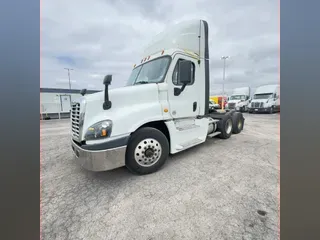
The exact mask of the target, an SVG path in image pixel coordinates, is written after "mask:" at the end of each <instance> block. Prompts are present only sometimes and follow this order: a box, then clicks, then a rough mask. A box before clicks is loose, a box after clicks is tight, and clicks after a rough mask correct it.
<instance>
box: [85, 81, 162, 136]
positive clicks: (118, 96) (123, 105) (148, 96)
mask: <svg viewBox="0 0 320 240" xmlns="http://www.w3.org/2000/svg"><path fill="white" fill-rule="evenodd" d="M158 92H159V91H158V84H143V85H134V86H127V87H122V88H116V89H111V90H109V100H110V101H111V104H112V106H111V108H110V109H108V110H103V102H104V91H102V92H98V93H94V94H90V95H87V96H85V97H84V100H85V107H84V106H83V109H84V112H85V114H84V123H83V129H87V128H89V127H90V126H92V125H93V124H95V123H97V122H100V121H103V120H106V119H109V120H112V121H113V122H123V121H124V120H123V119H127V121H128V122H130V121H136V120H135V119H132V118H133V116H135V115H138V114H140V112H148V113H149V112H150V114H153V115H154V116H155V117H158V116H157V115H158V113H161V108H160V104H159V94H158ZM150 106H154V109H155V110H154V111H156V112H152V111H151V110H150V111H148V107H150ZM158 106H159V107H158ZM130 116H131V117H130ZM122 127H123V126H122ZM114 128H116V129H114V130H113V132H114V133H116V132H117V133H121V132H122V131H121V126H118V125H117V124H115V126H114ZM118 128H120V129H118Z"/></svg>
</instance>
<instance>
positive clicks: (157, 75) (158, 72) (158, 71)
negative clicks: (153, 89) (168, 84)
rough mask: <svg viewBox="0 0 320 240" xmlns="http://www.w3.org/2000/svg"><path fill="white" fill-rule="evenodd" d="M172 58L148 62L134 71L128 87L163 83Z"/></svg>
mask: <svg viewBox="0 0 320 240" xmlns="http://www.w3.org/2000/svg"><path fill="white" fill-rule="evenodd" d="M169 63H170V57H162V58H157V59H155V60H152V61H150V62H147V63H145V64H143V65H141V66H139V67H136V68H135V69H133V70H132V73H131V75H130V77H129V79H128V81H127V86H132V85H135V84H146V83H159V82H162V81H163V79H164V77H165V74H166V72H167V69H168V67H169Z"/></svg>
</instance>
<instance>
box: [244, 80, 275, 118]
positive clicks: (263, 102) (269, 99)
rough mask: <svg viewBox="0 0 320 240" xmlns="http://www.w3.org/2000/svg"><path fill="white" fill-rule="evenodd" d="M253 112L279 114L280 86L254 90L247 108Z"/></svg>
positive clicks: (261, 87)
mask: <svg viewBox="0 0 320 240" xmlns="http://www.w3.org/2000/svg"><path fill="white" fill-rule="evenodd" d="M248 111H249V113H253V112H267V113H274V112H280V85H264V86H260V87H258V88H257V89H256V91H255V93H254V95H253V99H252V101H251V103H250V105H249V108H248Z"/></svg>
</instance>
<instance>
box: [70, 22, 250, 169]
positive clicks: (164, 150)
mask: <svg viewBox="0 0 320 240" xmlns="http://www.w3.org/2000/svg"><path fill="white" fill-rule="evenodd" d="M208 38H209V37H208V24H207V22H206V21H203V20H194V21H188V22H184V23H180V24H177V25H174V26H173V27H172V28H171V29H168V30H167V31H165V32H163V33H161V34H159V35H158V36H157V37H156V38H155V39H154V41H153V42H152V43H151V44H150V45H149V47H147V48H146V49H145V51H144V55H143V58H142V60H141V62H140V63H139V64H138V65H137V66H135V67H134V69H133V70H132V73H131V75H130V77H129V79H128V82H127V86H126V87H122V88H117V89H112V90H109V89H108V87H109V85H110V84H111V80H112V76H111V75H107V76H106V77H105V79H104V85H105V90H104V91H103V92H99V93H94V94H90V95H85V90H84V91H82V95H83V96H82V97H81V99H80V100H79V101H77V102H74V103H73V104H72V114H71V126H72V136H71V145H72V149H73V152H74V154H75V157H76V159H77V162H78V163H79V165H81V166H82V167H84V168H85V169H87V170H91V171H106V170H110V169H114V168H118V167H121V166H126V167H127V168H128V169H129V170H130V171H131V172H133V173H136V174H148V173H152V172H155V171H157V170H158V169H159V168H160V167H161V166H162V165H163V164H164V163H165V161H166V159H167V157H168V155H169V153H170V154H175V153H178V152H181V151H183V150H186V149H188V148H191V147H193V146H196V145H198V144H201V143H203V142H205V141H206V140H207V139H208V138H212V137H215V136H218V137H220V138H222V139H227V138H229V137H230V136H231V134H232V133H234V134H237V133H240V132H241V131H242V129H243V126H244V118H243V115H242V114H241V113H237V112H236V111H230V112H226V113H218V112H216V111H215V110H211V111H210V109H209V101H208V100H209V91H210V76H209V72H210V65H209V40H208ZM212 151H214V149H213V150H212Z"/></svg>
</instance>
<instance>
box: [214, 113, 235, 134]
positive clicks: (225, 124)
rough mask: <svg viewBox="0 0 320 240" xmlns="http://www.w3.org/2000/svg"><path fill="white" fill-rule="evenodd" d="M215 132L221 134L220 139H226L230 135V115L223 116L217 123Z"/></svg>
mask: <svg viewBox="0 0 320 240" xmlns="http://www.w3.org/2000/svg"><path fill="white" fill-rule="evenodd" d="M217 130H218V131H219V132H221V134H220V135H219V137H220V138H222V139H227V138H229V137H230V136H231V134H232V118H231V116H230V114H228V115H226V116H224V117H223V118H222V119H221V120H220V121H219V122H218V127H217Z"/></svg>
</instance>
